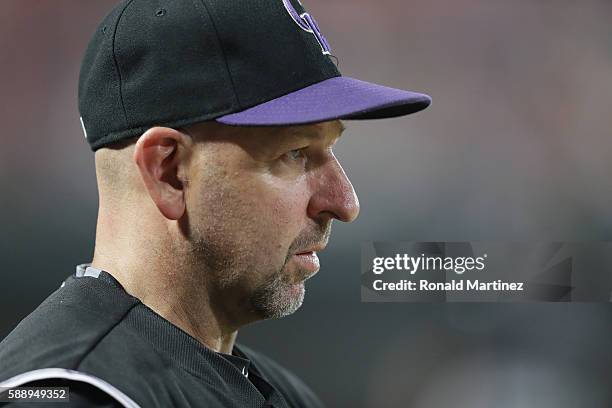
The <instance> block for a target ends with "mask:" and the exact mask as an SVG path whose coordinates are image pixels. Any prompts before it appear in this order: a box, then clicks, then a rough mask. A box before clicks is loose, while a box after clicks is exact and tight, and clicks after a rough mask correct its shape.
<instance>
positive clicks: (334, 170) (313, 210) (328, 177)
mask: <svg viewBox="0 0 612 408" xmlns="http://www.w3.org/2000/svg"><path fill="white" fill-rule="evenodd" d="M331 156H332V158H331V159H330V160H329V161H327V162H326V163H325V164H323V165H322V166H321V167H319V169H318V171H317V172H316V174H315V175H314V177H313V190H312V191H313V193H312V196H311V198H310V202H309V203H308V216H309V217H310V218H313V219H317V218H321V217H323V216H328V217H331V218H335V219H337V220H339V221H343V222H352V221H353V220H354V219H355V218H357V215H359V199H358V198H357V194H355V189H354V188H353V185H352V184H351V182H350V180H349V179H348V177H347V176H346V173H345V172H344V169H343V168H342V166H341V165H340V163H339V162H338V160H337V159H336V157H335V156H333V154H332V155H331Z"/></svg>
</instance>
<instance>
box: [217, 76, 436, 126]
mask: <svg viewBox="0 0 612 408" xmlns="http://www.w3.org/2000/svg"><path fill="white" fill-rule="evenodd" d="M430 104H431V98H430V97H429V96H427V95H425V94H421V93H416V92H410V91H402V90H400V89H395V88H388V87H386V86H382V85H376V84H372V83H369V82H364V81H360V80H358V79H354V78H348V77H343V76H340V77H334V78H330V79H326V80H324V81H321V82H318V83H316V84H313V85H310V86H307V87H305V88H302V89H299V90H297V91H294V92H291V93H289V94H287V95H283V96H281V97H278V98H276V99H272V100H270V101H268V102H264V103H261V104H259V105H256V106H254V107H252V108H249V109H246V110H243V111H241V112H237V113H232V114H229V115H225V116H221V117H219V118H217V119H216V121H217V122H220V123H223V124H226V125H238V126H283V125H284V126H289V125H304V124H308V123H315V122H324V121H328V120H334V119H379V118H390V117H395V116H403V115H409V114H411V113H415V112H418V111H420V110H423V109H425V108H426V107H428V106H429V105H430Z"/></svg>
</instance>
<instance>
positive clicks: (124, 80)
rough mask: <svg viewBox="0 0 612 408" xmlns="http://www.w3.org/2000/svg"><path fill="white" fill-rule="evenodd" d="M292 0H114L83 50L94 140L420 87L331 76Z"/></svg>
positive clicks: (402, 97)
mask: <svg viewBox="0 0 612 408" xmlns="http://www.w3.org/2000/svg"><path fill="white" fill-rule="evenodd" d="M332 57H333V56H332V51H331V49H330V46H329V43H328V42H327V40H326V39H325V37H324V36H323V35H322V34H321V31H320V30H319V27H318V25H317V23H316V21H315V19H314V18H313V17H312V16H311V15H310V14H309V13H307V12H306V11H305V10H304V8H303V7H302V5H301V4H300V2H299V0H248V1H245V0H124V1H122V2H121V3H119V4H118V5H117V6H115V8H113V10H112V11H111V12H110V13H109V14H108V15H107V16H106V17H105V18H104V19H103V21H102V22H101V23H100V25H99V27H98V28H97V30H96V31H95V33H94V34H93V36H92V38H91V40H90V43H89V45H88V47H87V51H86V52H85V56H84V58H83V61H82V65H81V72H80V77H79V111H80V115H81V124H82V126H83V132H84V133H85V137H86V138H87V141H88V142H89V144H90V146H91V149H92V150H93V151H95V150H97V149H99V148H101V147H103V146H105V145H108V144H111V143H114V142H117V141H120V140H124V139H128V138H132V137H135V136H139V135H141V134H142V133H143V132H145V131H146V130H147V129H149V128H150V127H152V126H167V127H175V128H176V127H181V126H187V125H190V124H193V123H197V122H203V121H211V120H215V121H217V122H220V123H224V124H227V125H236V126H289V125H300V124H308V123H315V122H322V121H326V120H333V119H375V118H387V117H394V116H401V115H407V114H411V113H414V112H417V111H420V110H422V109H425V108H426V107H427V106H429V104H430V103H431V99H430V97H429V96H427V95H424V94H421V93H416V92H411V91H403V90H399V89H394V88H388V87H385V86H381V85H376V84H372V83H368V82H364V81H360V80H357V79H354V78H349V77H345V76H342V75H341V74H340V72H339V71H338V69H337V68H336V65H335V64H334V61H333V58H332Z"/></svg>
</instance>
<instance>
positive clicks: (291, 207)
mask: <svg viewBox="0 0 612 408" xmlns="http://www.w3.org/2000/svg"><path fill="white" fill-rule="evenodd" d="M342 131H343V125H342V123H341V122H340V121H337V120H336V121H329V122H322V123H317V124H311V125H304V126H291V127H234V126H226V125H222V124H218V123H215V122H204V123H200V124H196V125H192V126H189V127H187V128H182V129H178V130H175V129H171V128H167V127H153V128H151V129H149V130H148V131H146V132H145V133H144V134H143V135H142V136H141V137H140V138H138V141H137V142H136V143H135V144H134V143H131V144H128V145H127V146H120V148H115V149H108V148H103V149H99V150H98V151H97V153H96V169H97V173H98V181H99V184H100V207H101V209H103V208H104V209H108V210H110V209H111V208H112V209H113V210H110V211H105V212H107V213H112V214H117V216H119V214H120V217H121V220H120V222H121V223H124V224H125V225H131V226H135V227H137V229H138V233H139V235H140V236H141V237H142V239H143V240H144V241H145V242H148V243H150V245H154V246H157V247H158V248H156V251H159V252H161V253H164V254H166V255H165V256H166V257H167V258H174V259H172V260H171V259H168V263H169V264H172V265H174V267H175V268H176V267H177V266H176V265H177V264H184V265H183V266H182V267H181V269H182V270H183V271H190V272H189V273H191V274H192V276H189V277H185V276H183V277H182V279H188V280H189V281H190V282H192V284H193V285H194V286H195V287H206V288H207V293H209V294H213V296H216V297H220V298H219V299H211V301H213V302H221V301H223V302H224V303H226V304H227V303H230V305H231V308H234V310H233V313H234V314H235V316H233V317H232V319H236V320H241V319H242V320H244V319H247V320H255V319H260V318H270V317H280V316H284V315H286V314H289V313H292V312H293V311H295V310H296V309H297V308H298V307H299V306H300V305H301V303H302V300H303V297H304V281H305V280H306V279H308V278H309V277H311V276H312V275H314V274H315V273H316V272H317V270H318V267H319V265H318V258H317V256H316V252H318V251H320V250H322V249H323V248H324V247H325V245H326V244H327V241H328V239H329V235H330V232H331V224H332V221H333V220H334V219H338V220H341V221H345V222H350V221H352V220H354V219H355V218H356V217H357V214H358V212H359V204H358V201H357V197H356V195H355V192H354V190H353V187H352V185H351V183H350V181H349V180H348V178H347V177H346V174H345V173H344V171H343V169H342V167H341V166H340V163H339V162H338V160H337V159H336V157H335V156H334V153H333V151H332V148H333V145H334V143H335V142H336V141H337V139H338V138H339V137H340V135H341V133H342ZM145 219H146V222H145ZM148 226H149V227H148ZM152 235H153V236H152ZM241 314H242V316H240V315H241Z"/></svg>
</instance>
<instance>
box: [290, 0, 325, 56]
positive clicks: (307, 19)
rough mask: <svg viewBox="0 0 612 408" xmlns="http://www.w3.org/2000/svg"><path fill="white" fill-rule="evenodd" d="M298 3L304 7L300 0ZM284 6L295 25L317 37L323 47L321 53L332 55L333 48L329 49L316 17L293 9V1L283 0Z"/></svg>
mask: <svg viewBox="0 0 612 408" xmlns="http://www.w3.org/2000/svg"><path fill="white" fill-rule="evenodd" d="M297 2H298V3H299V4H300V6H301V5H302V3H300V0H297ZM283 5H284V6H285V9H286V10H287V13H289V15H290V16H291V18H292V19H293V21H295V24H297V25H298V27H300V28H301V29H302V30H304V31H306V32H309V33H311V34H313V35H314V36H315V38H316V39H317V42H318V43H319V45H320V46H321V51H323V54H325V55H331V48H330V47H329V43H328V42H327V40H326V39H325V37H323V34H321V30H319V26H318V25H317V22H316V21H315V19H314V17H312V16H311V15H310V14H308V13H302V14H299V13H298V12H297V10H296V9H295V7H293V5H292V4H291V0H283Z"/></svg>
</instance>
